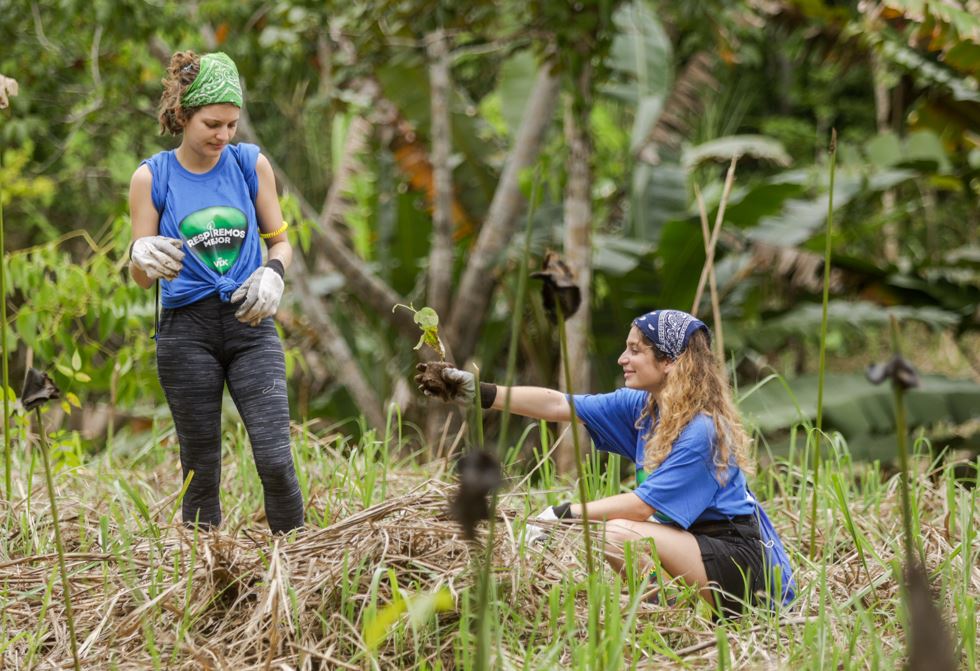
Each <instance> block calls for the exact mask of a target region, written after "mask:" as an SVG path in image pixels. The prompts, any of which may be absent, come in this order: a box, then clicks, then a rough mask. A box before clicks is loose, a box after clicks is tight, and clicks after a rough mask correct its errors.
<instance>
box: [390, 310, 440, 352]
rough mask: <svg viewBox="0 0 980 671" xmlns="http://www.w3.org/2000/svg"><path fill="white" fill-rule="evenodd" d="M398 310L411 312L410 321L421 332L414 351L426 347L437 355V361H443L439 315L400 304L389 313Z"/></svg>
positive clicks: (432, 311) (433, 311)
mask: <svg viewBox="0 0 980 671" xmlns="http://www.w3.org/2000/svg"><path fill="white" fill-rule="evenodd" d="M398 308H405V309H406V310H411V311H412V314H413V317H412V319H413V320H414V321H415V323H416V324H418V326H419V328H420V329H421V330H422V335H421V337H420V338H419V342H418V344H417V345H415V347H414V349H416V350H419V349H422V345H428V346H429V347H431V348H432V349H433V350H435V353H436V354H438V355H439V361H445V360H446V349H445V347H443V345H442V340H440V339H439V314H438V313H437V312H436V311H435V310H433V309H432V308H429V307H424V308H421V309H418V310H416V309H415V306H413V305H403V304H401V303H398V304H397V305H395V307H393V308H391V311H392V312H394V311H395V310H397V309H398Z"/></svg>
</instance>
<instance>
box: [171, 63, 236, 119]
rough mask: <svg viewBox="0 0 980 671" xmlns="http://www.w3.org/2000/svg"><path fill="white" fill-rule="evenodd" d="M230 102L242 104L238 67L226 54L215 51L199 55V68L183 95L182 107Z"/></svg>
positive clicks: (181, 99)
mask: <svg viewBox="0 0 980 671" xmlns="http://www.w3.org/2000/svg"><path fill="white" fill-rule="evenodd" d="M219 103H231V104H232V105H234V106H235V107H241V106H242V85H241V82H240V81H239V80H238V68H236V67H235V62H234V61H233V60H231V59H230V58H228V54H225V53H222V52H220V51H219V52H217V53H213V54H204V55H203V56H201V70H200V72H198V73H197V77H195V79H194V81H193V82H192V83H191V85H190V86H188V87H187V90H186V91H184V95H182V96H181V97H180V104H181V105H183V106H184V107H203V106H204V105H217V104H219Z"/></svg>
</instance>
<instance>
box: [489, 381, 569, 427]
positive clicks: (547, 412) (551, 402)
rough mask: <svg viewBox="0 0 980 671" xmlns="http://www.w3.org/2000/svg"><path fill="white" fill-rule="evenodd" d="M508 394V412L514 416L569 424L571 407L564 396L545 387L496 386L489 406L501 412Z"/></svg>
mask: <svg viewBox="0 0 980 671" xmlns="http://www.w3.org/2000/svg"><path fill="white" fill-rule="evenodd" d="M508 393H509V394H510V411H511V412H512V413H514V414H515V415H523V416H524V417H533V418H535V419H543V420H545V421H547V422H570V421H571V419H572V411H571V407H570V406H569V404H568V399H567V398H566V397H565V394H563V393H561V392H560V391H556V390H554V389H547V388H545V387H504V386H502V385H497V397H496V398H494V400H493V405H492V406H490V407H491V408H493V409H494V410H503V409H504V405H505V404H506V403H507V395H508Z"/></svg>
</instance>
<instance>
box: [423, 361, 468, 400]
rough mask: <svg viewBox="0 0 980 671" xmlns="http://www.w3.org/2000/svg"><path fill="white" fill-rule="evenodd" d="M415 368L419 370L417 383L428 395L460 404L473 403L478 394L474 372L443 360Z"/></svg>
mask: <svg viewBox="0 0 980 671" xmlns="http://www.w3.org/2000/svg"><path fill="white" fill-rule="evenodd" d="M415 368H416V370H418V371H419V374H418V375H416V376H415V383H416V384H417V385H418V386H419V391H420V392H422V393H423V394H425V395H426V396H431V397H434V398H440V399H442V400H443V401H449V402H452V403H458V404H459V405H470V404H472V403H473V397H474V396H476V376H475V375H473V373H467V372H466V371H465V370H460V369H459V368H454V367H453V366H452V364H447V363H441V362H435V363H420V364H419V365H417V366H416V367H415Z"/></svg>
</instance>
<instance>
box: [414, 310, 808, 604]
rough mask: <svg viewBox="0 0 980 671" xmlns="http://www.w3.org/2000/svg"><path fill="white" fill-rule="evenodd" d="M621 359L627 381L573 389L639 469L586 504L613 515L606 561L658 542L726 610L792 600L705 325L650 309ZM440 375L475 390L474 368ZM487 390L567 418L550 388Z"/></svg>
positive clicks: (591, 421) (593, 428) (490, 403)
mask: <svg viewBox="0 0 980 671" xmlns="http://www.w3.org/2000/svg"><path fill="white" fill-rule="evenodd" d="M617 363H618V364H619V365H620V366H622V368H623V375H624V377H625V381H626V386H625V388H622V389H618V390H616V391H615V392H612V393H609V394H582V395H575V396H574V401H575V410H576V414H577V415H578V419H579V421H580V422H582V423H583V424H584V425H585V426H586V428H587V429H588V431H589V434H590V435H591V436H592V440H593V442H594V443H595V445H596V447H597V448H599V449H600V450H605V451H608V452H615V453H617V454H621V455H623V456H624V457H626V458H628V459H630V460H631V461H633V462H634V463H635V464H636V468H637V481H638V485H637V487H636V489H634V490H633V491H632V492H630V493H626V494H619V495H616V496H610V497H608V498H604V499H599V500H596V501H591V502H589V503H588V504H587V507H588V516H589V519H590V520H604V521H605V522H606V524H605V554H606V557H607V559H608V561H609V563H610V564H611V565H612V566H613V567H614V568H616V569H617V570H622V569H623V547H624V544H625V543H626V542H629V541H635V540H641V539H652V541H653V543H654V545H655V547H656V552H657V555H658V556H659V558H660V562H661V564H662V566H663V568H664V570H665V571H666V572H668V573H669V574H670V575H671V576H673V577H675V578H681V579H682V580H684V582H686V583H687V584H689V585H695V586H697V587H699V588H701V595H702V596H703V597H704V598H705V599H706V600H708V602H709V603H712V604H716V605H717V606H718V607H719V608H720V610H721V612H722V613H723V614H732V613H738V612H741V611H742V607H743V603H744V601H745V598H746V596H749V598H750V599H754V600H756V601H758V602H762V603H768V602H770V601H774V602H788V601H789V600H790V599H791V598H792V596H793V590H792V575H791V572H790V567H789V562H788V560H787V557H786V553H785V551H784V550H783V547H782V544H781V543H780V541H779V537H778V536H777V535H776V532H775V530H774V529H773V528H772V525H771V524H770V523H769V520H768V518H767V517H766V515H765V513H764V512H763V511H762V509H761V507H760V506H759V504H758V502H757V501H756V500H755V499H754V497H753V496H752V495H751V493H750V492H749V490H748V487H747V485H746V481H745V473H746V472H747V471H748V469H749V463H748V454H747V449H748V445H749V438H748V436H747V435H746V433H745V431H744V430H743V428H742V424H741V421H740V420H739V417H738V413H737V411H736V409H735V406H734V403H733V402H732V397H731V391H730V389H729V386H728V382H727V380H726V378H725V376H724V373H723V371H722V368H721V365H720V363H719V362H718V361H717V359H716V357H715V355H714V353H713V352H712V350H711V347H710V335H709V332H708V328H707V327H706V326H705V325H704V323H703V322H701V321H699V320H698V319H696V318H695V317H693V316H691V315H689V314H687V313H685V312H680V311H678V310H656V311H654V312H650V313H647V314H645V315H643V316H641V317H639V318H637V319H636V320H634V321H633V324H632V328H631V329H630V332H629V335H628V337H627V339H626V349H625V350H624V351H623V353H622V354H621V355H620V357H619V360H618V361H617ZM443 377H444V378H445V379H446V381H447V382H449V383H450V384H451V386H454V387H455V388H458V389H460V390H461V391H460V392H459V393H458V394H457V395H456V396H457V397H456V398H454V399H453V400H459V401H465V400H466V397H467V396H468V397H470V398H472V394H473V392H475V385H474V381H473V376H472V375H471V374H470V373H467V372H466V371H462V370H458V369H455V368H448V369H445V370H444V371H443ZM423 391H426V390H425V389H423ZM480 391H481V401H482V402H483V405H484V406H485V407H487V408H494V409H497V410H502V409H503V407H504V404H505V402H506V396H507V393H508V391H509V393H510V410H511V412H514V413H516V414H519V415H524V416H527V417H534V418H537V419H544V420H547V421H553V422H564V421H570V420H571V407H570V404H569V399H568V396H566V395H565V394H563V393H561V392H558V391H555V390H552V389H545V388H542V387H511V388H510V389H509V390H508V389H507V388H506V387H498V386H496V385H490V384H485V385H482V384H481V389H480ZM581 508H582V506H581V504H578V503H573V504H564V505H561V506H555V507H554V508H550V509H548V510H546V511H545V513H544V514H542V515H541V517H542V518H544V519H546V518H549V517H550V518H552V519H554V518H557V517H576V518H577V517H580V516H581V514H582V510H581ZM777 566H778V567H779V570H774V569H775V567H777ZM769 595H772V596H771V597H770V596H769Z"/></svg>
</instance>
